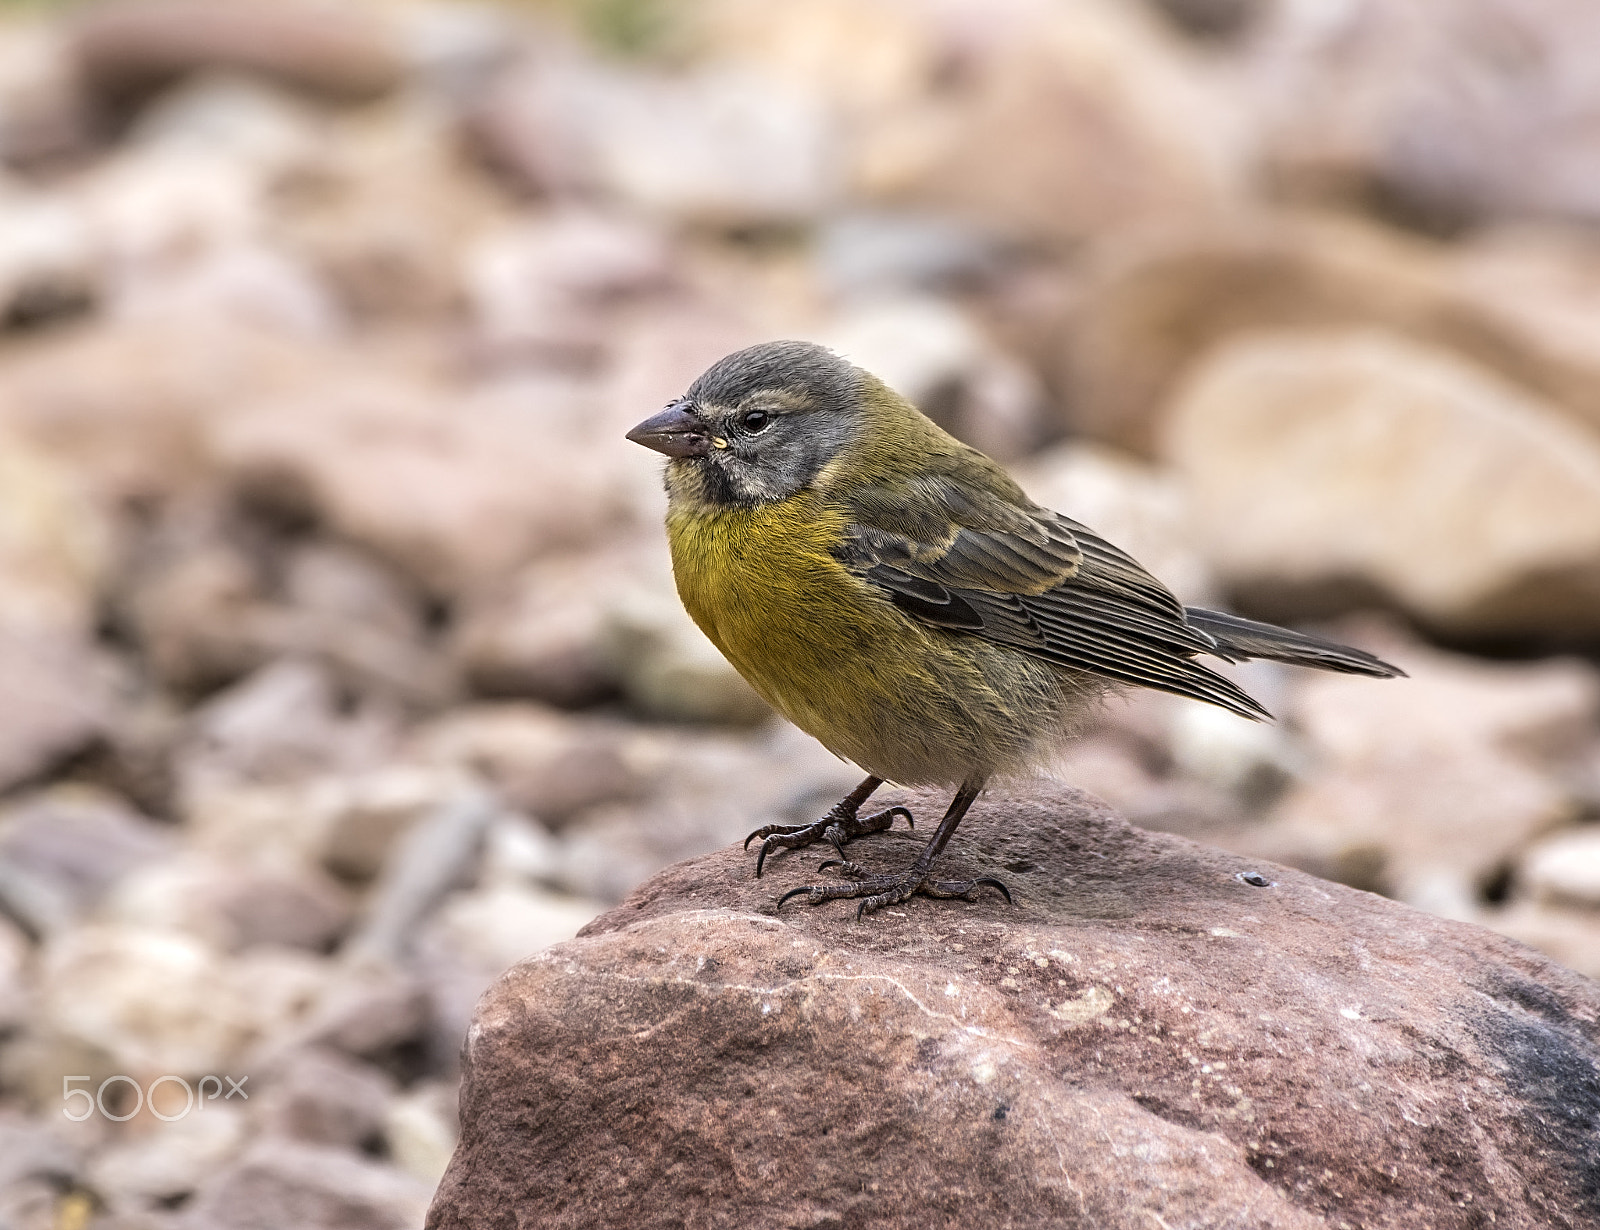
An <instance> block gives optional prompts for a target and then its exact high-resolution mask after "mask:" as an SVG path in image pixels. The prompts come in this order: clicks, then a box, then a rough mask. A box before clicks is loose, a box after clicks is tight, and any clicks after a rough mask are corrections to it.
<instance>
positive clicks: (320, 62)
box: [72, 0, 402, 99]
mask: <svg viewBox="0 0 1600 1230" xmlns="http://www.w3.org/2000/svg"><path fill="white" fill-rule="evenodd" d="M72 39H73V43H74V51H75V52H76V56H77V59H78V61H79V63H80V65H81V68H82V72H83V75H84V78H85V81H86V83H87V84H88V86H89V87H90V88H91V89H92V90H93V91H95V92H96V93H98V94H100V95H102V96H106V97H109V98H119V97H126V96H127V95H130V94H133V95H143V94H145V93H148V92H150V91H151V90H153V89H155V88H158V87H159V86H162V85H165V84H167V83H169V82H170V81H172V80H173V79H174V78H176V77H179V76H182V75H184V74H186V73H191V72H195V71H201V70H207V69H212V70H217V69H221V70H233V71H244V72H254V73H260V74H262V75H264V76H267V77H271V78H273V79H275V80H278V81H281V82H284V83H285V84H288V85H294V86H298V87H299V88H301V89H305V90H309V91H312V92H314V93H318V94H325V95H331V96H334V97H343V98H356V99H359V98H365V97H370V96H371V95H374V94H379V93H382V92H384V91H386V90H389V89H392V88H393V87H394V86H396V85H397V84H399V81H400V77H401V68H402V66H401V61H400V52H399V47H398V45H397V42H396V41H395V39H394V37H393V35H392V33H391V32H390V31H388V30H385V29H384V28H383V27H382V26H381V25H379V24H378V23H376V22H375V21H374V20H373V18H372V17H371V16H370V11H369V10H364V9H361V8H350V7H345V6H339V7H335V6H332V5H327V4H317V3H307V2H303V0H294V2H292V3H277V2H274V3H270V4H269V3H243V4H227V5H215V4H209V3H207V2H206V0H123V2H122V3H117V4H100V5H96V6H93V7H92V8H90V9H88V10H87V11H86V12H84V13H82V14H81V15H79V17H78V18H77V20H76V21H75V23H74V24H73V27H72Z"/></svg>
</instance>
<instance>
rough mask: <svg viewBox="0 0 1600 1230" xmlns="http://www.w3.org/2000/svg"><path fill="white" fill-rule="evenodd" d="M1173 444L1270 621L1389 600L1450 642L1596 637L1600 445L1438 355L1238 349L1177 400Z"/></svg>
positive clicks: (1313, 337) (1169, 441)
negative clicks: (1366, 600) (1367, 600)
mask: <svg viewBox="0 0 1600 1230" xmlns="http://www.w3.org/2000/svg"><path fill="white" fill-rule="evenodd" d="M1163 451H1164V452H1165V454H1166V456H1167V457H1169V458H1170V459H1171V461H1172V464H1173V465H1174V466H1175V467H1176V468H1177V470H1178V471H1179V472H1180V473H1181V474H1182V476H1183V478H1184V480H1185V482H1186V483H1187V484H1188V487H1189V490H1190V492H1191V496H1192V499H1193V507H1194V510H1195V517H1196V528H1197V533H1198V535H1199V537H1200V539H1201V541H1202V542H1203V543H1204V546H1205V551H1206V555H1207V558H1208V559H1210V561H1211V562H1212V563H1213V564H1214V565H1215V566H1216V568H1217V570H1218V571H1219V573H1221V574H1222V576H1223V577H1224V578H1225V579H1226V581H1227V582H1228V583H1229V585H1230V586H1231V587H1233V588H1234V589H1235V591H1237V592H1241V593H1244V594H1246V595H1248V596H1249V600H1250V602H1251V605H1252V606H1253V607H1255V608H1256V609H1261V610H1264V611H1265V612H1267V613H1268V614H1269V615H1270V614H1272V613H1274V612H1276V613H1278V614H1289V613H1292V612H1293V611H1294V610H1296V609H1297V608H1300V609H1310V610H1313V611H1315V610H1317V609H1319V608H1320V609H1322V610H1327V609H1329V608H1330V606H1332V607H1333V609H1337V606H1338V605H1341V604H1347V603H1349V602H1351V601H1352V600H1353V599H1354V600H1360V599H1361V598H1370V597H1371V596H1373V595H1374V594H1380V595H1382V596H1384V597H1385V598H1387V599H1389V600H1391V601H1394V602H1396V603H1398V604H1399V605H1400V606H1401V607H1402V608H1403V609H1405V610H1406V611H1407V612H1408V613H1410V614H1411V615H1413V616H1414V617H1416V618H1417V619H1419V620H1421V621H1423V622H1424V623H1426V624H1427V625H1429V626H1431V627H1434V628H1437V629H1440V630H1443V631H1447V632H1449V633H1451V634H1453V635H1456V636H1472V637H1500V638H1507V639H1516V638H1524V639H1526V638H1544V639H1555V640H1562V639H1566V640H1576V641H1586V640H1593V639H1594V638H1595V637H1596V636H1597V635H1600V442H1596V440H1595V439H1594V438H1593V437H1591V436H1589V435H1588V434H1586V433H1585V432H1583V431H1582V430H1581V429H1579V428H1577V427H1575V426H1574V425H1572V424H1571V423H1570V422H1568V421H1566V420H1564V419H1563V418H1562V417H1561V416H1560V415H1559V413H1557V412H1556V411H1554V410H1553V409H1551V408H1550V407H1548V406H1547V405H1544V404H1542V403H1541V402H1539V401H1538V400H1537V399H1534V398H1531V397H1528V396H1526V395H1524V394H1522V393H1521V392H1519V391H1518V390H1516V389H1514V388H1512V387H1510V386H1508V385H1506V384H1504V383H1503V382H1501V381H1500V380H1498V379H1497V378H1496V377H1494V376H1493V375H1492V374H1491V373H1489V372H1486V371H1483V370H1481V369H1479V368H1476V367H1474V366H1472V365H1470V364H1468V363H1467V362H1465V361H1463V360H1460V359H1457V358H1455V357H1453V356H1451V355H1449V354H1447V353H1445V352H1442V351H1437V350H1431V349H1429V348H1426V347H1422V346H1419V345H1416V344H1414V343H1411V342H1406V341H1401V340H1399V339H1396V338H1391V337H1386V336H1384V335H1381V334H1377V333H1370V332H1342V333H1283V334H1273V335H1260V336H1256V337H1249V338H1246V339H1243V340H1240V341H1239V342H1237V343H1234V344H1232V345H1230V346H1228V347H1226V348H1224V349H1223V350H1221V351H1219V352H1218V353H1217V354H1216V356H1215V357H1214V358H1213V359H1211V360H1210V361H1209V362H1208V363H1206V364H1204V365H1203V366H1202V367H1201V368H1200V369H1199V370H1198V371H1196V372H1195V374H1194V376H1193V378H1192V379H1191V381H1190V382H1189V383H1188V384H1187V385H1186V387H1185V389H1184V390H1183V391H1182V392H1181V394H1180V396H1179V397H1178V399H1177V401H1176V403H1175V404H1174V406H1173V408H1172V410H1171V412H1170V418H1169V422H1168V426H1167V430H1166V439H1165V442H1164V446H1163ZM1263 511H1269V512H1270V515H1262V514H1263Z"/></svg>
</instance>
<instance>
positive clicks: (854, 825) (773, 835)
mask: <svg viewBox="0 0 1600 1230" xmlns="http://www.w3.org/2000/svg"><path fill="white" fill-rule="evenodd" d="M896 816H904V817H905V818H906V823H907V824H908V825H909V826H910V827H912V828H916V827H917V822H916V821H915V820H914V819H912V817H911V813H910V812H909V811H907V810H906V809H905V808H904V807H898V806H897V807H889V808H885V809H884V810H883V811H879V812H873V813H872V815H870V816H860V815H857V814H856V808H855V807H852V806H849V800H846V801H845V802H843V803H836V804H835V805H834V806H833V807H832V808H831V809H830V810H829V812H828V814H827V815H825V816H824V817H822V819H820V820H815V821H813V822H812V823H810V824H768V825H765V826H763V827H762V828H759V829H757V830H756V831H755V832H753V833H751V834H750V836H748V837H746V838H745V839H744V848H745V849H746V850H748V849H749V848H750V843H751V842H752V841H754V840H755V839H756V838H757V837H760V838H762V839H763V840H762V842H761V852H760V853H759V854H757V855H756V878H757V879H758V880H759V879H760V878H761V867H762V865H763V864H764V863H765V862H766V861H767V855H768V854H770V853H771V852H772V851H773V850H798V849H800V848H801V847H802V846H809V845H811V844H812V843H813V842H818V841H825V842H827V843H828V844H829V845H830V846H832V847H833V848H834V849H835V850H837V851H838V852H839V861H840V862H844V861H845V858H844V843H845V842H847V841H851V840H853V839H854V838H857V837H860V836H861V835H862V834H863V833H881V832H883V831H884V830H885V829H887V828H889V827H890V826H891V825H892V824H894V818H895V817H896Z"/></svg>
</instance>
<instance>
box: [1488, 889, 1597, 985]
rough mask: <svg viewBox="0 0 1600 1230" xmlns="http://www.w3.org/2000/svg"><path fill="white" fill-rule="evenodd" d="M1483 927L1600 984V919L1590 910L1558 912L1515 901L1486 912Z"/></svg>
mask: <svg viewBox="0 0 1600 1230" xmlns="http://www.w3.org/2000/svg"><path fill="white" fill-rule="evenodd" d="M1482 921H1483V924H1484V926H1486V927H1492V928H1494V930H1496V931H1498V932H1500V934H1501V935H1509V936H1510V937H1511V938H1512V939H1514V940H1518V941H1520V942H1521V943H1524V944H1526V945H1528V947H1530V948H1537V949H1538V950H1539V951H1540V952H1542V953H1544V954H1545V955H1546V956H1547V957H1549V958H1550V959H1551V960H1553V961H1559V962H1561V964H1562V965H1565V966H1566V967H1567V968H1568V969H1570V970H1576V971H1577V972H1578V973H1580V974H1582V975H1583V976H1584V977H1585V978H1594V979H1597V980H1600V917H1596V916H1595V913H1594V911H1593V910H1569V909H1558V908H1554V907H1551V906H1547V905H1540V904H1538V903H1536V902H1532V901H1519V902H1515V903H1514V904H1512V905H1510V906H1508V907H1506V908H1505V909H1503V910H1495V911H1493V912H1486V913H1485V914H1484V915H1483V919H1482Z"/></svg>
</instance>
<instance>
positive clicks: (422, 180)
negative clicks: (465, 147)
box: [271, 100, 505, 321]
mask: <svg viewBox="0 0 1600 1230" xmlns="http://www.w3.org/2000/svg"><path fill="white" fill-rule="evenodd" d="M450 123H451V117H450V116H449V115H448V114H444V113H441V112H440V111H439V110H438V109H437V108H435V107H433V106H430V105H428V104H426V103H424V102H422V101H420V100H412V101H410V102H408V103H407V104H405V105H396V106H394V107H391V108H388V109H382V110H376V111H372V112H367V113H362V114H360V115H358V116H356V117H354V118H351V119H348V120H345V121H343V127H341V128H340V129H339V130H338V132H337V133H336V134H335V137H336V143H334V144H333V145H331V147H330V148H328V149H325V150H324V151H323V152H322V155H321V157H320V158H318V159H317V160H316V161H315V162H314V163H312V164H311V165H309V166H306V167H304V168H302V169H300V170H299V171H298V172H297V173H296V174H294V175H292V176H289V177H287V179H286V182H284V183H283V185H282V186H281V188H280V190H279V192H278V194H277V198H278V199H277V200H276V201H275V204H276V205H277V208H276V210H275V212H274V215H273V218H272V228H271V233H272V235H273V237H274V238H275V239H276V240H277V241H278V242H279V243H281V244H282V245H283V246H284V247H285V248H286V249H287V250H288V251H290V252H291V253H294V254H295V255H296V256H297V257H298V258H299V259H301V260H303V261H304V262H305V263H306V265H307V266H308V267H309V268H310V269H312V270H313V271H315V273H316V274H317V275H318V276H319V278H320V280H321V281H322V282H324V283H325V284H326V285H327V286H328V287H329V288H330V289H331V290H332V291H333V293H334V296H335V298H336V299H337V301H338V302H339V303H340V304H341V305H342V306H343V307H344V309H345V310H346V311H347V312H348V313H349V314H350V315H351V316H353V317H355V318H357V319H359V320H377V321H385V320H396V319H398V320H405V319H415V318H420V319H439V318H441V317H447V316H449V315H451V314H453V313H454V312H456V311H457V310H458V309H459V308H460V306H461V305H462V302H463V298H464V294H465V286H464V281H463V278H464V274H465V261H466V259H467V254H468V253H469V252H471V251H473V250H474V248H475V246H476V243H477V241H478V239H479V237H480V236H482V235H486V234H492V233H494V232H495V231H496V230H498V229H500V228H502V227H503V226H504V214H505V209H504V205H503V202H502V201H501V200H500V198H499V197H498V196H497V195H496V194H494V193H493V192H492V191H491V190H490V187H491V186H490V185H489V184H488V183H487V182H486V181H485V180H484V178H483V177H482V176H481V175H479V174H476V173H475V172H474V168H473V167H472V166H471V165H470V164H469V163H468V162H467V160H466V159H465V157H464V156H463V155H462V153H461V151H460V150H459V149H458V148H457V147H456V143H455V142H454V141H453V140H452V139H451V133H450V131H449V125H450Z"/></svg>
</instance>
